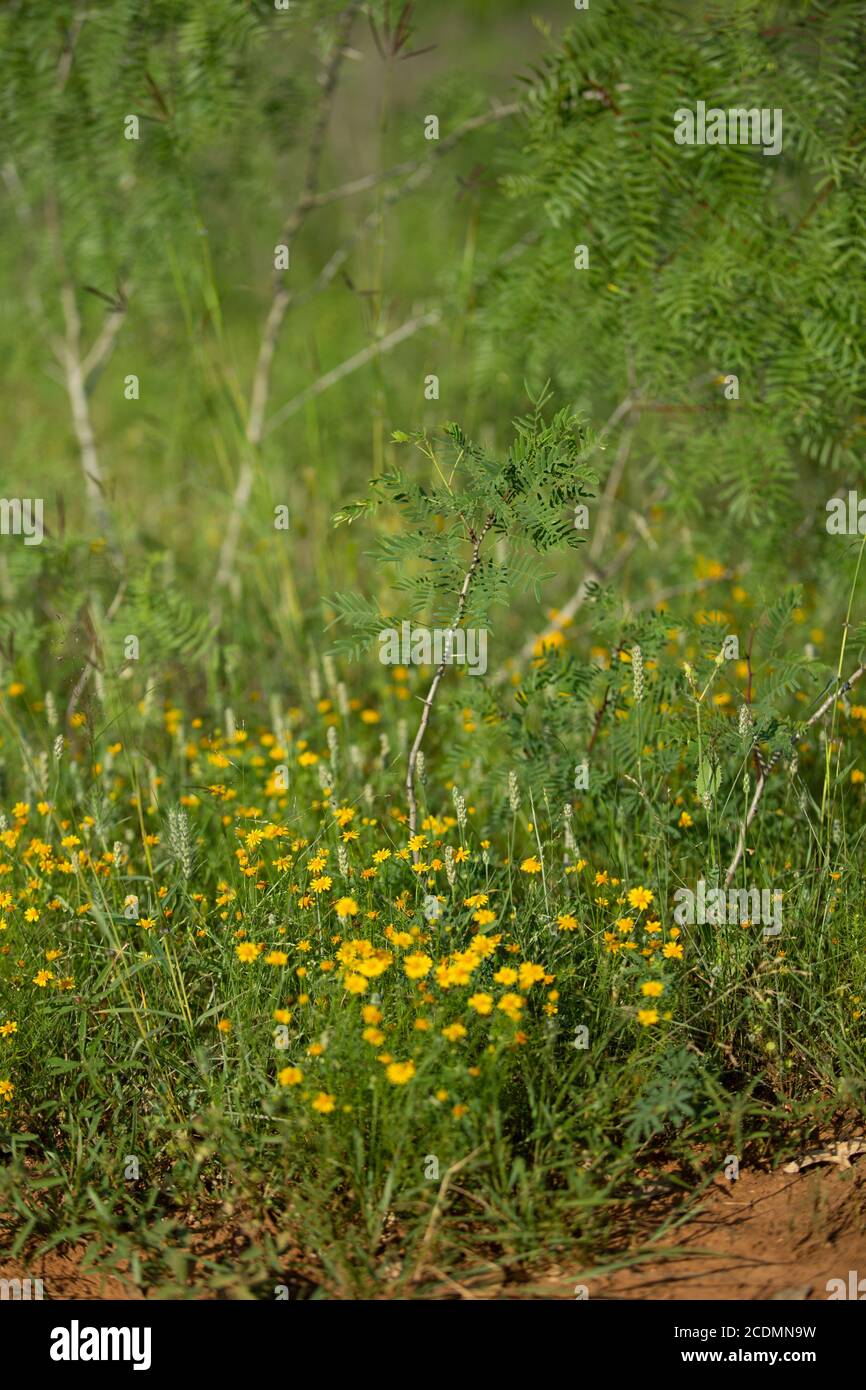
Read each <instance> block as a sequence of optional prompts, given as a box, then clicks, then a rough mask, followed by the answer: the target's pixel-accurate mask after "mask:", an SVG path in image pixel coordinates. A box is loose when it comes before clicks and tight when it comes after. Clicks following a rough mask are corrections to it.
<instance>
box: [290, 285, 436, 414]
mask: <svg viewBox="0 0 866 1390" xmlns="http://www.w3.org/2000/svg"><path fill="white" fill-rule="evenodd" d="M439 319H440V314H439V310H438V309H431V310H430V312H429V313H426V314H418V315H417V316H416V317H415V318H412V319H407V321H406V323H401V325H400V327H399V328H395V329H394V330H393V331H392V332H391V333H386V334H385V336H384V337H382V338H377V339H376V340H375V341H374V342H372V343H370V344H369V346H368V347H365V348H363V349H362V350H361V351H360V352H356V353H355V354H354V356H352V357H347V358H346V361H345V362H341V363H340V365H339V366H338V367H333V368H332V369H331V371H329V372H325V374H324V376H320V377H319V379H318V381H314V382H313V384H312V386H307V387H306V388H305V389H304V390H303V391H301V392H300V394H299V395H297V396H293V397H292V399H291V400H290V401H287V402H286V404H285V405H283V406H281V407H280V409H279V410H277V411H276V412H275V413H274V414H273V415H272V416H271V417H270V419H269V420H268V422H267V424H266V425H265V434H270V432H271V430H273V429H276V427H277V426H278V425H281V424H282V423H283V421H284V420H287V419H288V418H289V416H290V415H294V414H295V413H296V411H298V410H300V409H301V407H302V406H304V405H306V403H307V401H311V400H313V398H314V397H315V396H321V394H322V392H323V391H328V390H330V388H331V387H332V386H336V384H337V382H338V381H342V380H343V377H346V376H349V375H350V374H351V373H352V372H356V371H357V370H358V369H359V367H363V366H365V365H366V364H367V363H368V362H371V361H372V360H373V358H374V357H381V356H382V354H383V353H386V352H390V351H391V350H392V348H395V347H397V345H398V344H399V343H403V342H405V341H406V339H407V338H411V337H412V335H413V334H415V333H417V332H418V331H419V330H420V329H422V328H429V327H430V326H431V325H432V324H434V323H438V322H439Z"/></svg>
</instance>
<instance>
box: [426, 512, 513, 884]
mask: <svg viewBox="0 0 866 1390" xmlns="http://www.w3.org/2000/svg"><path fill="white" fill-rule="evenodd" d="M492 525H493V515H492V513H491V515H490V516H488V518H487V520H486V521H485V523H484V525H483V526H482V528H481V530H480V531H479V532H478V535H477V536H476V535H475V534H474V533H473V532H472V531H471V530H470V536H471V537H472V559H471V561H470V564H469V568H468V570H467V571H466V574H465V575H464V577H463V583H462V585H461V588H460V594H459V597H458V599H457V612H456V613H455V615H454V621H453V623H452V624H451V627H452V630H453V629H454V628H457V627H459V626H460V623H461V622H462V620H463V614H464V613H465V611H466V599H467V597H468V595H469V588H470V585H471V584H472V580H473V578H474V575H475V571H476V570H477V569H478V565H479V562H480V559H481V546H482V543H483V541H484V537H485V536H486V535H487V532H488V531H489V530H490V527H491V526H492ZM449 656H450V652H448V653H446V654H445V655H444V656H443V659H442V661H440V663H439V665H438V666H437V668H436V674H435V675H434V677H433V680H432V682H431V685H430V689H429V690H428V691H427V695H426V698H425V700H424V708H423V710H422V713H421V722H420V724H419V725H418V732H417V733H416V735H415V741H414V743H413V744H412V747H411V749H410V752H409V765H408V767H407V770H406V801H407V803H408V806H409V835H410V837H411V836H413V835H414V834H415V832H416V829H417V824H418V805H417V802H416V800H415V764H416V762H417V760H418V753H419V751H420V749H421V744H422V743H423V742H424V735H425V734H426V732H427V725H428V724H429V723H430V715H431V712H432V710H433V703H434V701H435V699H436V693H437V691H438V689H439V683H440V681H441V680H442V677H443V675H444V674H445V667H446V666H447V665H448V657H449ZM412 857H413V860H414V862H415V863H416V864H417V863H418V860H419V857H420V856H419V854H418V851H417V850H413V851H412Z"/></svg>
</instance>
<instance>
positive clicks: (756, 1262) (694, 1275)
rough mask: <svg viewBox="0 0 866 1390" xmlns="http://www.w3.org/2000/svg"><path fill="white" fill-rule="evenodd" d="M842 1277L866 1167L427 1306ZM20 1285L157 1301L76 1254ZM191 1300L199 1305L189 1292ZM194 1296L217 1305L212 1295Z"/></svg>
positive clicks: (730, 1187) (772, 1288) (218, 1230)
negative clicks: (571, 1266)
mask: <svg viewBox="0 0 866 1390" xmlns="http://www.w3.org/2000/svg"><path fill="white" fill-rule="evenodd" d="M660 1208H663V1209H664V1211H662V1210H659V1211H658V1212H654V1211H653V1210H651V1209H648V1210H647V1211H646V1215H645V1217H644V1218H642V1219H641V1224H642V1225H643V1226H644V1228H645V1232H646V1231H648V1230H649V1229H650V1226H651V1225H652V1224H653V1223H655V1222H656V1221H657V1220H658V1218H659V1216H660V1215H662V1214H667V1215H668V1216H670V1215H671V1212H672V1208H671V1204H670V1202H669V1201H667V1202H662V1203H660ZM237 1238H238V1232H237V1230H236V1229H234V1228H233V1227H232V1225H231V1223H227V1224H226V1226H214V1228H213V1229H207V1230H204V1229H199V1230H198V1231H196V1232H195V1236H194V1240H193V1246H194V1248H195V1247H198V1250H199V1252H200V1253H201V1254H203V1255H205V1257H206V1259H207V1261H208V1262H210V1261H211V1260H214V1259H217V1260H219V1259H220V1258H221V1259H222V1260H223V1261H227V1262H230V1261H231V1255H232V1248H233V1245H235V1242H236V1240H237ZM656 1252H658V1253H656ZM668 1252H669V1253H668ZM614 1265H616V1266H618V1267H617V1268H612V1266H614ZM603 1268H604V1269H606V1272H601V1271H602V1269H603ZM851 1270H856V1271H860V1275H859V1277H864V1276H866V1160H863V1161H861V1162H860V1164H859V1167H857V1166H854V1167H852V1168H849V1169H847V1170H840V1169H838V1168H835V1167H832V1166H822V1167H816V1168H811V1169H807V1170H805V1171H803V1172H800V1173H796V1174H788V1173H784V1172H783V1171H781V1170H777V1171H775V1172H766V1171H761V1170H744V1171H743V1172H742V1173H741V1176H740V1178H739V1180H738V1181H737V1182H736V1183H728V1182H726V1181H725V1180H724V1179H717V1180H716V1181H715V1182H714V1183H713V1185H712V1186H711V1187H710V1188H709V1189H708V1190H707V1192H706V1193H705V1194H704V1196H703V1198H702V1199H701V1202H700V1205H699V1208H698V1209H697V1210H696V1212H694V1213H693V1214H691V1215H690V1216H689V1217H688V1218H687V1219H686V1220H685V1222H684V1224H682V1225H679V1226H675V1227H669V1229H668V1230H667V1231H666V1232H665V1234H664V1235H662V1236H661V1237H659V1238H658V1239H657V1240H655V1241H654V1242H651V1243H650V1244H649V1245H648V1244H647V1237H646V1233H644V1234H641V1232H640V1231H637V1230H636V1231H635V1232H634V1234H632V1232H631V1231H629V1232H628V1234H627V1235H626V1234H624V1236H623V1239H622V1242H621V1248H620V1250H619V1251H618V1252H617V1253H616V1254H613V1253H609V1254H608V1255H607V1256H606V1257H605V1259H604V1262H603V1266H602V1263H601V1262H599V1264H597V1265H596V1266H594V1268H588V1269H586V1270H584V1271H583V1272H581V1271H580V1270H577V1272H575V1271H574V1270H565V1269H563V1268H558V1267H551V1268H549V1269H547V1270H540V1271H537V1272H534V1273H533V1274H532V1275H527V1274H524V1275H523V1276H522V1277H518V1278H515V1277H514V1276H507V1277H505V1276H503V1277H502V1278H499V1279H498V1278H496V1277H490V1275H489V1274H488V1275H485V1276H484V1277H483V1278H481V1279H479V1280H478V1282H475V1281H472V1280H467V1281H466V1282H465V1283H460V1282H458V1280H456V1279H453V1278H450V1277H449V1276H448V1275H445V1274H443V1276H442V1283H441V1286H440V1287H439V1288H438V1289H437V1291H436V1293H435V1294H433V1295H432V1296H433V1297H440V1298H441V1297H444V1298H468V1299H491V1298H492V1299H537V1298H554V1299H565V1298H569V1299H573V1298H575V1297H578V1296H581V1294H580V1286H584V1287H585V1288H586V1291H587V1294H588V1296H589V1298H591V1299H605V1300H609V1299H617V1300H619V1299H642V1300H664V1301H676V1300H680V1299H707V1300H712V1299H743V1300H755V1301H765V1300H774V1299H798V1300H813V1299H814V1300H823V1299H826V1298H827V1281H828V1280H829V1279H834V1278H841V1279H844V1280H845V1281H846V1283H847V1281H848V1276H849V1271H851ZM596 1271H598V1272H596ZM27 1275H29V1276H30V1277H31V1278H40V1279H42V1280H43V1283H44V1288H45V1297H46V1298H49V1299H59V1300H66V1299H72V1298H75V1299H92V1300H99V1299H124V1300H131V1299H141V1298H147V1297H151V1298H153V1297H156V1298H159V1297H160V1290H159V1288H157V1287H154V1288H148V1289H145V1290H143V1291H142V1290H141V1289H138V1288H136V1287H135V1285H134V1284H133V1282H132V1280H131V1279H130V1277H129V1273H128V1270H127V1269H126V1268H122V1267H118V1268H115V1269H114V1271H113V1272H112V1273H110V1274H105V1273H102V1272H100V1271H98V1270H95V1269H92V1268H90V1267H89V1251H88V1249H87V1247H86V1246H85V1245H83V1244H82V1245H78V1246H66V1247H64V1248H58V1249H55V1250H51V1251H49V1252H48V1253H47V1254H45V1255H43V1256H40V1257H38V1258H32V1259H30V1260H27V1261H23V1260H18V1261H10V1260H8V1259H4V1258H3V1257H2V1255H0V1279H12V1278H24V1277H25V1276H27ZM190 1292H191V1293H192V1296H193V1297H195V1296H196V1294H195V1292H194V1286H193V1289H191V1290H190ZM383 1293H384V1289H383ZM198 1296H200V1297H214V1296H219V1295H218V1294H216V1295H215V1291H214V1289H213V1287H211V1288H208V1289H205V1288H202V1290H201V1293H200V1294H199V1295H198ZM385 1296H387V1294H386V1295H385Z"/></svg>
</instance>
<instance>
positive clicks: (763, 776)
mask: <svg viewBox="0 0 866 1390" xmlns="http://www.w3.org/2000/svg"><path fill="white" fill-rule="evenodd" d="M864 671H866V666H858V667H857V669H856V671H853V672H852V673H851V675H850V676H849V677H848V679H847V680H846V681H845V682H844V684H843V685H840V686H839V689H838V690H834V691H832V692H831V693H830V694H829V695H828V696H827V699H826V700H825V701H824V702H823V704H821V705H819V706H818V708H817V709H816V710H815V713H814V714H813V715H812V716H811V718H809V719H807V720H806V723H805V724H804V725H803V727H802V729H801V730H800V732H799V734H798V737H802V735H803V734H804V733H805V732H806V730H807V729H809V728H811V726H812V725H813V724H815V723H817V721H818V720H819V719H820V718H821V715H822V714H824V713H825V711H826V710H828V709H829V708H830V706H831V705H832V704H833V703H834V701H836V700H838V699H839V697H840V695H844V694H846V692H847V691H849V690H850V689H851V687H852V685H856V683H857V681H859V679H860V677H861V676H862V675H863V672H864ZM781 756H782V753H781V750H780V749H777V750H776V752H775V753H774V754H773V756H772V758H771V759H770V761H769V762H768V763H766V764H765V765H763V766H762V768H761V771H760V773H759V774H758V781H757V785H756V787H755V794H754V796H753V797H752V802H751V805H750V806H749V809H748V811H747V813H746V819H745V821H744V822H743V824H742V825H741V826H740V834H739V837H738V839H737V848H736V851H735V853H734V857H733V859H732V860H731V863H730V866H729V868H728V872H727V873H726V874H725V887H726V888H727V887H729V885H730V883H731V881H732V879H733V877H734V874H735V873H736V872H737V868H738V867H739V863H740V860H741V859H742V857H743V853H744V851H745V848H746V835H747V833H748V830H749V826H750V825H751V824H752V821H753V820H754V819H755V815H756V813H757V810H758V805H759V803H760V800H761V797H762V796H763V794H764V787H765V786H766V785H767V778H768V776H769V774H770V773H771V772H772V770H773V768H774V767H775V766H776V764H777V763H778V761H779V759H780V758H781Z"/></svg>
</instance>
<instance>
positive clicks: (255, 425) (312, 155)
mask: <svg viewBox="0 0 866 1390" xmlns="http://www.w3.org/2000/svg"><path fill="white" fill-rule="evenodd" d="M360 8H361V0H350V3H349V4H348V5H347V6H346V9H345V10H344V11H343V13H342V15H341V17H340V22H339V24H338V27H337V33H336V36H335V40H334V47H333V50H332V53H331V56H330V59H329V61H328V64H327V66H326V68H325V72H324V78H323V82H322V94H321V99H320V101H319V109H318V112H317V115H316V120H315V123H314V125H313V131H312V134H311V136H310V146H309V150H308V153H307V166H306V172H305V174H304V180H303V183H302V185H301V192H300V195H299V197H298V200H297V202H296V203H295V206H294V207H293V208H292V210H291V212H290V213H289V215H288V217H287V218H286V221H285V223H284V224H283V230H282V241H283V242H284V243H285V244H286V245H288V246H291V243H292V241H293V239H294V238H295V237H296V236H297V233H298V232H299V231H300V229H301V227H302V226H303V224H304V222H305V220H306V218H307V217H308V215H309V213H310V212H311V210H312V208H313V206H314V199H315V196H316V192H317V190H318V186H319V174H320V165H321V160H322V152H323V150H324V144H325V132H326V131H327V127H328V121H329V119H330V115H331V109H332V107H333V104H334V95H335V92H336V88H337V78H338V76H339V72H340V67H341V65H342V61H343V57H344V50H345V46H346V43H347V42H348V39H349V33H350V31H351V28H352V24H353V23H354V20H355V17H356V15H357V13H358V11H359V9H360ZM290 302H291V292H290V291H289V290H288V289H287V288H286V286H285V284H284V283H283V281H282V280H280V281H279V282H278V284H277V286H276V289H275V290H274V295H273V298H272V300H271V306H270V309H269V310H268V316H267V319H266V320H265V326H264V330H263V332H262V337H261V342H260V344H259V353H258V359H257V361H256V368H255V373H254V375H253V385H252V391H251V394H250V407H249V413H248V416H247V425H246V433H245V443H246V447H245V449H244V452H243V456H242V458H241V462H240V466H239V468H238V476H237V481H236V483H235V489H234V495H233V497H232V510H231V513H230V515H229V520H228V524H227V526H226V530H225V535H224V536H223V542H222V545H221V547H220V554H219V561H218V564H217V573H216V594H215V600H214V604H213V606H212V618H213V620H214V622H218V621H219V617H220V606H219V598H218V595H219V591H220V590H221V589H222V588H224V587H225V585H226V584H227V583H228V581H229V579H230V578H231V576H232V574H233V572H234V563H235V554H236V553H237V547H238V540H239V538H240V529H241V520H242V518H243V514H244V512H245V511H246V508H247V504H248V503H249V500H250V494H251V493H252V488H253V479H254V476H255V461H256V455H257V453H258V450H259V448H260V446H261V442H262V431H263V428H264V421H265V411H266V409H267V403H268V394H269V391H270V382H271V366H272V363H273V360H274V353H275V351H276V347H277V339H278V338H279V335H280V329H281V328H282V326H283V320H284V318H285V316H286V310H287V309H288V307H289V304H290Z"/></svg>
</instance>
